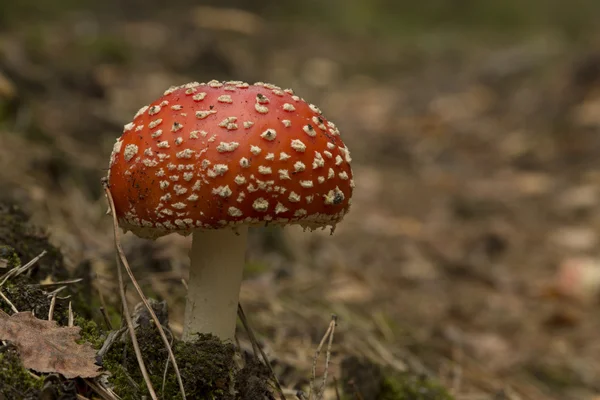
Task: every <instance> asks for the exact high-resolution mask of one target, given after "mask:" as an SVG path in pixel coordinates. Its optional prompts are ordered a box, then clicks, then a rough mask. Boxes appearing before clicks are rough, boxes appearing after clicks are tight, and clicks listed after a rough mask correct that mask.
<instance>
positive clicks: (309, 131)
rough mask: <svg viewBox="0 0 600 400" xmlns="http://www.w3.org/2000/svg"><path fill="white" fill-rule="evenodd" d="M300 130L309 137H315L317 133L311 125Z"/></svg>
mask: <svg viewBox="0 0 600 400" xmlns="http://www.w3.org/2000/svg"><path fill="white" fill-rule="evenodd" d="M302 130H303V131H304V132H305V133H306V134H307V135H308V136H310V137H315V136H317V132H316V131H315V128H313V127H312V125H311V124H306V125H304V126H303V127H302Z"/></svg>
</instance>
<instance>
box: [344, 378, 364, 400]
mask: <svg viewBox="0 0 600 400" xmlns="http://www.w3.org/2000/svg"><path fill="white" fill-rule="evenodd" d="M348 384H349V385H350V386H352V391H353V392H354V397H355V398H356V400H365V398H364V397H362V394H360V392H359V390H358V387H357V386H356V383H355V382H354V380H351V381H350V382H348Z"/></svg>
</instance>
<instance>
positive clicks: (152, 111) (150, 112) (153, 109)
mask: <svg viewBox="0 0 600 400" xmlns="http://www.w3.org/2000/svg"><path fill="white" fill-rule="evenodd" d="M160 110H161V107H160V106H152V107H150V108H149V109H148V115H156V114H158V113H159V112H160Z"/></svg>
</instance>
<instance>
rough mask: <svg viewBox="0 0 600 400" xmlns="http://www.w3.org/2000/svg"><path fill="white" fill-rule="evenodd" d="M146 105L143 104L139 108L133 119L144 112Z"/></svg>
mask: <svg viewBox="0 0 600 400" xmlns="http://www.w3.org/2000/svg"><path fill="white" fill-rule="evenodd" d="M148 108H149V107H148V106H144V107H142V108H140V109H139V110H138V111H137V112H136V113H135V115H134V117H133V119H136V118H137V117H139V116H140V115H142V114H143V113H145V112H146V110H147V109H148Z"/></svg>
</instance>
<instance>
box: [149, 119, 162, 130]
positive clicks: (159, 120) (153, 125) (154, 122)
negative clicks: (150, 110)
mask: <svg viewBox="0 0 600 400" xmlns="http://www.w3.org/2000/svg"><path fill="white" fill-rule="evenodd" d="M161 122H162V118H158V119H155V120H154V121H150V123H149V124H148V128H150V129H154V128H156V127H157V126H158V125H159V124H160V123H161Z"/></svg>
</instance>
